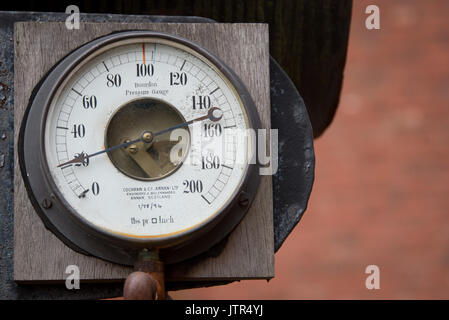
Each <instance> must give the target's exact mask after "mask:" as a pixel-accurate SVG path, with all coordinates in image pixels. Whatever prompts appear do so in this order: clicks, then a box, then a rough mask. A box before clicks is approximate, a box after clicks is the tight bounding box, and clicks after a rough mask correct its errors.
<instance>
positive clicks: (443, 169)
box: [2, 0, 449, 299]
mask: <svg viewBox="0 0 449 320" xmlns="http://www.w3.org/2000/svg"><path fill="white" fill-rule="evenodd" d="M279 1H280V0H279ZM314 1H315V0H314ZM335 1H339V0H335ZM162 2H163V1H157V0H154V1H146V2H143V1H135V2H128V1H118V0H116V1H114V2H113V1H99V2H98V3H100V4H101V6H102V8H103V7H104V8H105V9H104V11H101V12H112V10H111V9H112V8H114V7H115V6H116V5H120V8H119V9H120V10H119V11H120V12H121V13H124V14H139V13H140V14H167V13H170V10H169V9H172V8H171V7H170V8H168V7H167V10H168V11H152V6H153V5H154V4H158V3H162ZM172 2H173V3H177V4H178V5H179V6H181V7H182V1H172ZM194 2H195V3H200V2H201V1H194ZM206 2H207V1H206ZM221 2H223V1H221ZM252 2H254V1H252ZM286 2H287V1H286ZM90 3H91V2H89V1H83V5H80V9H81V12H91V10H89V5H90ZM130 3H132V5H131V4H130ZM139 3H144V4H145V8H146V9H145V10H143V9H142V7H141V6H134V4H139ZM164 3H165V2H164ZM166 3H171V2H170V1H166ZM201 3H202V2H201ZM223 3H224V2H223ZM267 3H269V4H271V5H273V4H274V2H273V1H267ZM276 3H277V2H276ZM289 3H291V1H289ZM319 3H320V4H322V3H328V1H324V2H323V1H322V0H320V2H319ZM337 3H338V2H334V4H335V7H337V6H338V5H340V3H338V5H337ZM73 4H77V3H76V1H73ZM371 4H375V5H377V6H378V7H379V8H380V30H367V29H366V27H365V20H366V18H367V17H368V14H366V13H365V9H366V7H367V6H368V5H371ZM53 5H55V4H53ZM66 5H67V4H66V3H64V4H62V2H61V4H60V7H61V8H59V9H57V10H55V9H52V8H50V7H48V6H47V7H46V6H45V5H44V4H43V3H41V2H40V1H24V2H23V6H22V5H21V4H19V3H12V2H8V3H4V4H2V6H3V8H2V10H34V11H58V12H64V9H65V7H66ZM161 5H162V4H161ZM92 6H93V7H92V10H93V11H94V12H98V11H95V6H94V5H92ZM317 6H319V5H317ZM342 6H343V5H342ZM196 7H198V8H200V9H201V6H200V5H197V6H196ZM117 10H118V9H117ZM116 13H117V12H116ZM185 14H186V15H188V14H192V13H190V12H186V13H185ZM219 14H221V12H219ZM223 14H224V15H225V17H223V18H222V19H217V20H218V21H228V20H229V19H231V18H232V15H233V14H238V12H237V13H235V12H234V13H233V12H232V11H229V12H227V11H226V12H224V13H223ZM227 14H229V15H230V17H231V18H229V19H228V18H226V15H227ZM272 15H273V19H275V18H276V17H277V18H276V19H277V20H276V21H277V22H278V24H273V28H271V26H272V25H270V32H273V33H275V35H276V36H277V33H279V34H280V37H281V40H279V41H281V42H282V41H284V40H285V39H283V38H282V35H283V34H287V35H289V34H290V33H289V32H290V31H289V30H282V23H281V22H282V19H280V18H279V16H278V15H277V13H276V12H273V13H272ZM292 16H293V15H292ZM313 18H314V19H317V17H316V16H314V17H313ZM318 18H319V17H318ZM265 19H268V20H269V19H271V17H265ZM318 20H319V19H318ZM273 21H274V20H273ZM279 21H281V22H279ZM337 23H341V25H342V26H343V27H344V25H345V23H344V21H343V22H342V21H336V25H338V24H337ZM327 27H329V26H327ZM331 27H332V26H331ZM279 30H281V31H279ZM278 31H279V32H278ZM313 31H314V30H304V32H303V35H304V34H309V33H313ZM342 33H343V34H344V30H342ZM292 41H295V39H293V40H292ZM284 44H285V43H284ZM286 45H287V47H284V49H285V48H289V46H290V43H288V42H287V43H286ZM293 45H294V44H291V46H293ZM270 49H271V52H272V54H273V55H274V56H275V57H276V59H278V60H281V61H280V62H281V64H283V65H284V66H286V67H287V69H288V67H291V68H294V67H302V68H306V67H307V63H308V62H309V61H310V60H307V59H304V61H302V63H304V65H301V66H299V65H293V66H290V65H289V56H287V55H285V52H283V51H282V50H283V49H282V48H281V47H280V46H279V47H278V46H277V45H276V44H275V43H274V42H271V48H270ZM284 51H285V50H284ZM287 51H288V50H287ZM325 53H327V52H325ZM343 53H345V52H344V51H343ZM282 57H284V58H285V59H284V60H283V59H282ZM343 57H344V54H343ZM290 58H291V55H290ZM293 58H295V57H293ZM293 60H294V61H296V59H293ZM294 61H293V62H294ZM336 73H338V72H336ZM290 76H291V77H292V78H294V77H295V73H294V72H293V73H291V74H290ZM311 78H312V77H311ZM300 80H301V79H297V81H295V83H300V84H301V86H302V85H306V82H307V79H305V80H304V81H303V82H301V81H300ZM310 81H316V79H310ZM301 86H298V88H299V90H300V93H301V92H302V93H303V95H305V92H306V90H305V89H304V88H302V87H301ZM315 87H316V86H315ZM327 87H328V86H327V85H325V84H323V85H322V88H327ZM337 89H338V86H337ZM319 90H322V89H321V88H319V87H318V91H317V92H318V100H319V96H320V95H319V92H320V91H319ZM321 96H325V95H321ZM306 103H307V104H308V105H309V107H310V105H312V104H313V103H315V104H318V106H314V107H315V110H318V109H316V108H319V107H320V103H317V100H313V99H312V100H310V99H309V101H307V100H306ZM311 116H313V115H311ZM330 118H331V117H329V119H330ZM316 135H318V134H316ZM315 153H316V176H315V183H314V188H313V190H312V195H311V198H310V202H309V208H308V210H307V212H306V213H305V215H304V217H303V218H302V220H301V221H300V223H299V224H298V225H297V227H296V228H295V230H294V231H293V232H292V233H291V234H290V236H289V237H288V239H287V240H286V241H285V242H284V244H283V246H282V247H281V248H280V250H279V251H278V252H277V253H276V256H275V263H276V265H275V273H276V276H275V278H274V279H272V280H271V281H269V282H267V281H257V280H251V281H250V280H248V281H241V282H236V283H232V284H229V285H225V286H219V287H213V288H202V289H191V290H184V291H176V292H171V293H170V295H171V296H172V297H173V298H174V299H430V298H434V299H448V298H449V0H428V1H423V0H371V1H366V0H355V1H354V2H353V8H352V20H351V26H350V33H349V47H348V52H347V57H346V67H345V70H344V81H343V89H342V92H341V97H340V104H339V107H338V109H337V111H336V115H335V118H334V119H333V122H332V124H331V125H330V127H329V128H328V129H327V130H326V131H325V132H324V133H323V134H322V135H321V136H320V137H319V138H317V139H316V140H315ZM368 265H377V266H378V267H379V268H380V289H379V290H368V289H366V287H365V279H366V277H367V276H368V275H367V274H365V268H366V267H367V266H368Z"/></svg>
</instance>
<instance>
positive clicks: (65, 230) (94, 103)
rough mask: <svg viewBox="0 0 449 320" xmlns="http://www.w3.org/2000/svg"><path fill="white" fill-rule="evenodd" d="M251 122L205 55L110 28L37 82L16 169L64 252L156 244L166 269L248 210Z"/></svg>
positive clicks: (108, 253) (224, 71)
mask: <svg viewBox="0 0 449 320" xmlns="http://www.w3.org/2000/svg"><path fill="white" fill-rule="evenodd" d="M258 127H259V119H258V115H257V112H256V109H255V106H254V104H253V102H252V100H251V98H250V95H249V94H248V92H247V90H246V88H245V87H244V85H243V84H242V82H241V80H240V79H239V78H238V77H237V76H236V75H235V74H234V73H233V72H232V70H231V69H230V68H229V67H228V66H226V65H225V64H224V63H223V62H221V61H220V60H219V59H218V58H217V57H215V56H214V55H213V54H211V53H210V52H208V51H207V50H206V49H204V48H202V47H201V46H199V45H198V44H195V43H193V42H190V41H188V40H186V39H182V38H179V37H175V36H172V35H168V34H163V33H156V32H149V31H127V32H120V33H115V34H112V35H108V36H104V37H102V38H99V39H96V40H94V41H92V42H90V43H87V44H85V45H84V46H82V47H80V48H79V49H77V50H75V51H73V52H72V53H71V54H69V55H68V56H67V57H65V58H64V59H63V60H61V61H60V62H59V63H58V64H57V65H56V66H55V67H54V68H53V69H52V71H50V73H49V74H48V75H47V76H46V78H45V79H43V80H42V82H41V83H40V86H39V87H38V90H37V91H36V94H35V95H34V96H33V97H32V99H31V100H30V105H29V108H28V111H27V114H26V116H25V119H24V121H23V123H22V128H21V139H20V148H21V149H20V163H21V169H22V173H23V176H24V180H25V182H26V184H27V186H28V188H27V190H28V192H29V195H30V197H31V198H32V199H34V200H35V201H33V203H34V205H35V207H36V210H37V212H38V213H39V215H40V216H41V217H42V220H43V221H44V223H45V224H46V226H47V227H48V228H50V229H51V230H52V231H54V232H55V234H56V235H57V236H58V237H60V238H61V239H62V240H63V241H64V242H65V243H67V244H68V245H69V246H71V247H73V248H75V249H78V250H80V251H82V252H87V253H90V254H94V255H96V256H99V257H101V258H103V259H106V260H109V261H114V262H118V263H122V264H132V263H133V262H134V260H135V255H136V252H138V251H139V250H141V249H142V248H160V249H161V252H162V255H163V256H165V260H166V261H167V262H176V261H180V260H183V259H186V258H189V257H191V256H194V255H197V254H199V253H201V252H202V251H205V250H207V249H209V248H210V247H211V246H213V245H214V244H216V243H217V242H218V241H220V240H221V239H222V238H223V237H225V236H226V235H227V234H228V233H229V232H230V231H231V230H232V229H233V228H234V227H235V226H236V225H237V224H238V222H239V221H240V220H241V219H242V218H243V216H244V214H245V212H246V211H247V210H248V205H249V203H250V202H251V200H252V198H253V197H254V194H255V192H256V190H257V186H258V180H259V178H258V172H257V165H256V164H254V163H252V161H251V160H252V159H253V158H252V156H253V155H254V154H255V152H256V151H255V150H256V145H257V143H256V141H254V140H252V139H251V134H250V133H249V130H251V129H257V128H258ZM242 197H243V198H244V200H245V201H241V198H242ZM44 199H50V200H51V202H52V203H53V204H54V205H52V206H51V207H50V208H48V206H45V207H44V206H42V202H43V201H44ZM242 203H244V205H242Z"/></svg>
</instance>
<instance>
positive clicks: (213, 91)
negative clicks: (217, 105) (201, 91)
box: [209, 87, 220, 95]
mask: <svg viewBox="0 0 449 320" xmlns="http://www.w3.org/2000/svg"><path fill="white" fill-rule="evenodd" d="M219 89H220V87H217V88H216V89H215V90H212V91H211V92H210V93H209V95H211V94H213V93H215V92H216V91H217V90H219Z"/></svg>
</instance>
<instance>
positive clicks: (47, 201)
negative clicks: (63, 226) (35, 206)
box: [42, 198, 53, 209]
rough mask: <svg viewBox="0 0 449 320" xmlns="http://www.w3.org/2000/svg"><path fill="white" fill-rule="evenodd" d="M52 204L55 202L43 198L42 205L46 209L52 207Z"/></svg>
mask: <svg viewBox="0 0 449 320" xmlns="http://www.w3.org/2000/svg"><path fill="white" fill-rule="evenodd" d="M52 205H53V203H52V202H51V200H50V199H47V198H45V199H44V200H42V207H43V208H44V209H50V208H51V206H52Z"/></svg>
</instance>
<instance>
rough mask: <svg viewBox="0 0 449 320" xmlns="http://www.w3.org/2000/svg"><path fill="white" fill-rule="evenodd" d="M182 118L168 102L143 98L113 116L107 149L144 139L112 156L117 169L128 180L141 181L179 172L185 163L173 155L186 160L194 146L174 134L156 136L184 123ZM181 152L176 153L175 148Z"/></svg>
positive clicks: (110, 155)
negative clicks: (191, 147)
mask: <svg viewBox="0 0 449 320" xmlns="http://www.w3.org/2000/svg"><path fill="white" fill-rule="evenodd" d="M184 122H185V119H184V117H183V116H182V114H181V113H180V112H179V111H178V110H177V109H176V108H175V107H173V106H172V105H170V104H168V103H167V102H165V101H162V100H157V99H154V98H143V99H137V100H133V101H130V102H128V103H126V104H125V105H123V106H122V107H120V108H119V109H118V111H117V112H116V113H114V114H113V116H112V118H111V119H110V121H109V123H108V126H107V128H106V143H105V147H106V148H108V147H110V146H115V145H119V144H123V143H127V142H130V141H133V140H136V139H137V138H139V137H142V139H141V141H138V142H136V143H134V144H131V145H129V146H126V147H123V148H119V149H116V150H113V151H110V152H108V156H109V158H110V159H111V161H112V163H113V164H114V165H115V167H116V168H117V169H119V170H120V171H121V172H122V173H124V174H126V175H127V176H129V177H131V178H134V179H139V180H158V179H161V178H164V177H166V176H168V175H170V174H172V173H173V172H175V171H176V170H177V169H178V168H179V167H180V166H181V164H182V161H172V160H171V153H172V152H178V154H177V156H178V157H180V158H181V159H183V158H184V157H185V156H186V154H187V152H188V148H189V145H190V141H189V140H190V132H189V130H188V128H182V129H180V130H186V135H185V136H187V137H188V139H182V138H180V137H175V139H173V138H171V133H172V131H170V132H166V133H164V134H161V135H158V136H156V137H155V136H153V132H158V131H160V130H163V129H165V128H168V127H172V126H175V125H178V124H181V123H184ZM177 144H179V145H178V147H177V148H176V150H177V151H175V150H173V148H174V147H175V145H177Z"/></svg>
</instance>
